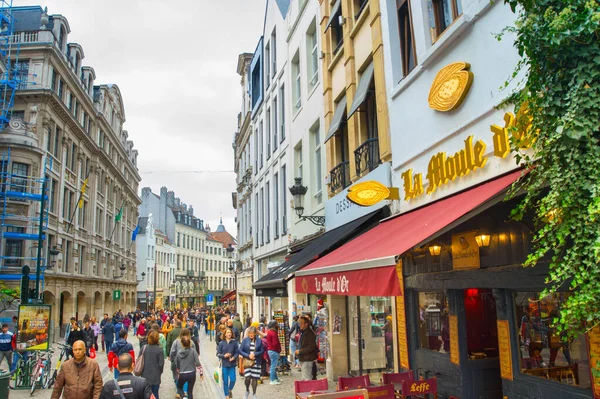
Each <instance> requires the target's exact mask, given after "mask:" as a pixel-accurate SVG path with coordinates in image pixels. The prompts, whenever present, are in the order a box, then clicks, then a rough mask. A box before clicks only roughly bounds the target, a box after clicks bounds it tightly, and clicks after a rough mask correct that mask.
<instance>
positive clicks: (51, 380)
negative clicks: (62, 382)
mask: <svg viewBox="0 0 600 399" xmlns="http://www.w3.org/2000/svg"><path fill="white" fill-rule="evenodd" d="M57 345H58V346H59V347H60V356H59V357H58V361H57V362H56V367H55V368H54V372H53V373H52V376H51V377H50V378H49V379H48V383H47V384H46V386H45V387H44V389H50V388H52V386H53V385H54V383H55V382H56V377H57V376H58V371H59V370H60V365H61V363H62V359H63V357H64V356H66V354H67V351H70V350H71V349H72V348H71V346H69V345H66V344H61V343H60V342H59V343H57Z"/></svg>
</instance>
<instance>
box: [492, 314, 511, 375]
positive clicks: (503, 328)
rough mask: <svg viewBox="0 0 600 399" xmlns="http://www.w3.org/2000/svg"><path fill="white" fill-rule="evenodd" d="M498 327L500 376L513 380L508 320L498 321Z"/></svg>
mask: <svg viewBox="0 0 600 399" xmlns="http://www.w3.org/2000/svg"><path fill="white" fill-rule="evenodd" d="M496 323H497V325H498V349H499V352H500V376H501V377H502V378H503V379H505V380H509V381H512V380H513V370H512V352H511V347H510V327H509V324H508V320H497V321H496Z"/></svg>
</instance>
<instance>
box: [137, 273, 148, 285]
mask: <svg viewBox="0 0 600 399" xmlns="http://www.w3.org/2000/svg"><path fill="white" fill-rule="evenodd" d="M145 277H146V272H142V279H141V280H137V282H138V283H141V282H142V281H144V278H145Z"/></svg>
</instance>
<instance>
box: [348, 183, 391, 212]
mask: <svg viewBox="0 0 600 399" xmlns="http://www.w3.org/2000/svg"><path fill="white" fill-rule="evenodd" d="M398 198H399V197H398V189H397V188H395V187H389V188H388V187H386V186H384V185H383V184H381V183H379V182H378V181H375V180H368V181H365V182H362V183H358V184H355V185H353V186H352V187H350V188H349V189H348V199H349V200H350V201H352V202H354V203H355V204H357V205H361V206H372V205H375V204H376V203H378V202H380V201H383V200H385V199H398Z"/></svg>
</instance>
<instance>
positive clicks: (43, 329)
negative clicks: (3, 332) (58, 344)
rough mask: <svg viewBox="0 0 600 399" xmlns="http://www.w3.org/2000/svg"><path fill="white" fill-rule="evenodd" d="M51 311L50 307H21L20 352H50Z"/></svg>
mask: <svg viewBox="0 0 600 399" xmlns="http://www.w3.org/2000/svg"><path fill="white" fill-rule="evenodd" d="M50 310H51V307H50V305H21V306H19V334H18V335H17V349H18V350H20V351H33V350H42V351H43V350H48V339H49V335H48V331H49V327H50Z"/></svg>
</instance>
